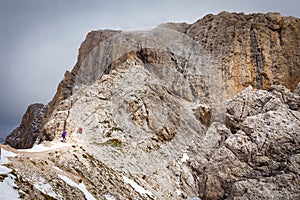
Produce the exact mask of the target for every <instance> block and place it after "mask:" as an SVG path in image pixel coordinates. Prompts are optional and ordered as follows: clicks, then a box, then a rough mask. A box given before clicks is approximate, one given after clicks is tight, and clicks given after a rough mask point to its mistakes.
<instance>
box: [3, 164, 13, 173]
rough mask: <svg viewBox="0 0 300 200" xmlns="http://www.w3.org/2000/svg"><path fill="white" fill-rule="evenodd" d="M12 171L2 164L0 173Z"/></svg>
mask: <svg viewBox="0 0 300 200" xmlns="http://www.w3.org/2000/svg"><path fill="white" fill-rule="evenodd" d="M11 171H12V170H11V169H9V168H7V167H5V166H1V165H0V174H8V173H9V172H11Z"/></svg>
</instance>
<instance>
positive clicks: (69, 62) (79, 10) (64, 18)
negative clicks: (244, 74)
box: [0, 0, 300, 138]
mask: <svg viewBox="0 0 300 200" xmlns="http://www.w3.org/2000/svg"><path fill="white" fill-rule="evenodd" d="M299 7H300V6H299V3H298V2H297V1H292V0H290V1H289V2H288V3H286V2H283V1H264V2H261V1H251V2H240V1H235V0H231V1H228V2H227V3H226V5H224V4H220V3H219V1H216V0H214V1H209V3H208V2H206V1H188V2H184V1H151V2H149V1H142V2H141V1H130V2H127V1H111V2H109V3H107V2H106V1H95V0H94V1H89V3H87V2H85V1H80V0H76V1H73V3H72V5H70V3H69V2H68V1H44V2H40V1H36V0H30V1H26V3H23V2H22V1H19V0H12V1H8V0H7V1H1V2H0V16H1V19H0V27H1V29H0V35H1V38H0V59H1V60H2V67H1V73H0V80H1V84H0V85H1V86H0V92H1V94H2V95H1V99H0V102H1V104H0V113H1V115H0V137H3V138H4V137H6V135H7V134H8V133H9V132H10V131H12V129H14V128H15V127H16V126H17V125H18V124H19V123H20V121H21V119H22V115H23V113H24V112H25V110H26V109H27V106H28V105H29V104H32V103H36V102H41V103H44V104H47V103H48V102H49V101H50V100H51V99H52V97H53V95H54V93H55V91H56V87H57V85H58V83H59V81H60V80H61V79H62V78H63V74H64V72H65V71H66V70H71V69H72V67H73V66H74V64H75V62H76V58H77V53H78V48H79V46H80V43H81V42H82V41H83V40H84V38H85V36H86V34H87V33H88V32H89V31H91V30H97V29H117V30H119V29H121V30H131V29H139V28H142V27H154V26H157V25H158V24H161V23H164V22H167V21H173V22H182V21H184V22H187V23H193V22H195V21H196V20H198V19H200V18H202V17H203V16H205V15H206V14H209V13H212V14H217V13H219V12H221V11H229V12H245V13H254V12H280V13H281V14H282V15H284V16H289V15H292V16H296V17H299V16H300V11H299V10H300V9H299Z"/></svg>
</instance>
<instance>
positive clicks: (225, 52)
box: [187, 12, 300, 97]
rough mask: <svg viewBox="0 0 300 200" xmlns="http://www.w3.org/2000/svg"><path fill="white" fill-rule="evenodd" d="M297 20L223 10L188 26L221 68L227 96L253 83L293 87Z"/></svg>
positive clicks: (296, 64)
mask: <svg viewBox="0 0 300 200" xmlns="http://www.w3.org/2000/svg"><path fill="white" fill-rule="evenodd" d="M299 30H300V21H299V19H297V18H294V17H282V16H281V15H280V14H279V13H267V14H251V15H244V14H242V13H238V14H237V13H227V12H222V13H220V14H218V15H207V16H205V17H204V18H203V19H200V20H198V21H197V22H195V23H194V24H192V25H191V27H190V28H189V29H188V31H187V34H188V35H189V36H190V37H192V38H193V39H194V40H196V41H198V42H199V43H200V44H201V45H202V46H203V47H204V48H205V49H206V51H208V52H209V53H211V55H212V57H213V59H214V61H215V62H216V63H217V65H219V66H220V67H221V68H222V70H223V76H224V79H225V80H226V81H225V82H224V83H225V84H226V89H227V92H228V96H229V97H233V96H234V95H235V94H237V92H241V90H243V89H244V88H245V87H247V86H249V85H252V86H253V87H255V88H258V89H268V88H269V87H270V85H273V84H281V85H284V86H286V87H287V88H289V89H291V90H293V89H295V88H296V86H297V84H298V82H299V79H300V71H299V70H300V67H299V61H298V58H299V55H300V52H299V51H300V48H299V37H300V32H299Z"/></svg>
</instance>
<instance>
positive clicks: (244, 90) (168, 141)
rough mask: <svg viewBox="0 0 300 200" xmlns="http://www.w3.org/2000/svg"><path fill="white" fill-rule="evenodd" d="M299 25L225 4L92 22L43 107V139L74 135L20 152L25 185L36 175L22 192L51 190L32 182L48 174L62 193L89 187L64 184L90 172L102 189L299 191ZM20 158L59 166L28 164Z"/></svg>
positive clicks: (100, 194)
mask: <svg viewBox="0 0 300 200" xmlns="http://www.w3.org/2000/svg"><path fill="white" fill-rule="evenodd" d="M299 28H300V22H299V19H297V18H294V17H282V16H281V15H280V14H278V13H267V14H251V15H245V14H242V13H227V12H222V13H220V14H218V15H207V16H205V17H204V18H203V19H200V20H198V21H196V22H195V23H193V24H186V23H178V24H177V23H166V24H161V25H159V26H158V27H157V28H154V29H153V30H148V31H144V30H143V31H131V32H122V31H112V30H98V31H92V32H90V33H89V34H88V35H87V37H86V39H85V41H84V42H83V43H82V44H81V47H80V49H79V55H78V61H77V63H76V65H75V66H74V68H73V70H72V71H71V72H66V73H65V77H64V80H62V81H61V82H60V84H59V86H58V89H57V93H56V94H55V96H54V98H53V99H52V101H51V102H50V103H49V104H48V106H47V109H46V110H45V111H43V112H40V114H41V115H38V119H41V120H39V122H40V123H39V135H38V137H39V139H40V140H41V141H46V144H47V143H49V142H50V143H52V144H53V143H54V144H57V142H58V143H59V140H60V137H61V133H62V132H63V131H67V133H69V134H70V135H74V138H76V137H78V138H76V140H77V142H76V141H75V140H74V141H69V144H70V146H68V147H66V148H62V149H56V150H52V151H50V152H47V153H38V154H35V155H32V157H33V158H32V160H31V161H24V160H25V159H24V156H25V155H23V154H19V155H18V156H17V157H16V158H14V159H12V161H11V164H10V165H11V168H13V169H15V170H16V171H17V179H16V182H17V184H18V186H19V188H20V189H22V190H23V191H24V190H25V189H26V188H28V185H33V186H34V187H33V188H34V189H30V190H28V193H27V194H23V196H24V197H26V198H29V197H32V196H33V195H37V196H39V197H41V196H43V194H47V192H45V191H44V190H41V189H39V188H38V187H37V186H36V184H38V183H41V182H43V184H44V183H45V182H49V184H50V185H51V188H52V190H53V191H55V194H56V195H54V194H53V193H52V194H53V195H52V197H54V198H57V199H59V197H66V198H75V196H76V195H79V196H80V197H84V195H85V193H84V192H83V191H82V190H78V191H77V190H76V192H75V193H73V194H70V193H66V192H65V191H62V190H61V189H60V188H59V187H57V184H59V185H61V184H63V185H66V184H67V185H68V187H71V186H72V185H73V188H74V187H75V186H76V184H79V183H81V182H82V183H83V184H84V186H85V188H86V189H87V190H88V191H89V193H90V194H91V195H92V196H93V198H95V199H128V198H133V199H188V198H192V197H198V198H201V199H233V198H245V199H261V198H267V199H283V198H289V199H297V198H298V197H299V195H300V188H299V184H297V183H298V182H299V171H298V167H297V166H298V163H299V148H298V146H299V142H300V141H299V138H300V137H299V133H300V120H299V119H300V113H299V109H300V97H299V82H300V66H299V65H300V62H299V55H300V52H299V51H300V49H299V41H300V40H299V38H300V32H299V30H300V29H299ZM28 112H29V111H28ZM27 115H30V114H26V116H27ZM31 124H32V123H31V122H30V121H28V123H24V127H27V126H31ZM22 127H23V126H22ZM78 127H82V128H83V130H84V131H83V133H82V134H79V135H77V133H76V131H77V129H78ZM22 130H26V131H24V132H23V133H22V134H20V135H22V137H19V138H18V139H20V140H21V141H25V140H24V137H26V135H30V134H31V132H30V131H29V132H28V131H27V130H28V129H27V128H24V129H22ZM75 136H76V137H75ZM15 138H16V137H15ZM16 139H17V138H16ZM35 141H36V138H33V139H32V140H31V141H30V142H32V143H29V142H25V143H26V145H27V146H26V147H25V144H24V142H23V143H21V144H22V145H19V146H16V147H17V148H28V147H30V146H31V145H33V143H34V142H35ZM11 142H12V144H13V141H11ZM24 162H27V163H28V165H32V167H34V169H36V171H38V169H44V170H49V172H51V173H50V175H46V174H44V173H34V174H35V175H28V173H27V172H26V171H25V170H24V169H23V168H22V167H21V165H22V163H24ZM30 163H33V164H30ZM34 163H36V164H34ZM42 163H43V164H42ZM55 167H56V168H59V169H60V170H63V171H65V172H66V174H62V173H60V172H58V171H59V170H58V171H57V169H56V168H55ZM62 175H64V176H67V177H69V178H70V179H72V181H73V182H75V183H76V184H73V183H70V182H68V181H67V182H66V181H65V182H64V180H66V178H62ZM19 177H27V178H26V181H25V182H26V184H25V182H24V180H23V179H20V178H19ZM34 177H43V180H44V181H40V182H38V181H37V179H36V178H34ZM37 182H38V183H37ZM74 185H75V186H74ZM76 188H77V187H76ZM99 188H100V189H99ZM47 195H49V194H47ZM74 195H75V196H74ZM50 196H51V195H50ZM41 198H42V197H41Z"/></svg>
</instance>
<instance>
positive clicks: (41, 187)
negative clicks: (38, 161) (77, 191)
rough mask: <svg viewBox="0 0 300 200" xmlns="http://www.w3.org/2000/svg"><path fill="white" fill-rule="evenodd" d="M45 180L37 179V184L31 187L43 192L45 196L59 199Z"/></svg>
mask: <svg viewBox="0 0 300 200" xmlns="http://www.w3.org/2000/svg"><path fill="white" fill-rule="evenodd" d="M45 182H46V181H45V179H44V178H42V177H40V178H39V179H38V182H36V183H34V184H33V186H34V187H35V188H36V189H38V190H39V191H41V192H43V193H44V194H47V195H49V196H51V197H53V198H61V196H60V195H57V194H56V193H55V191H54V189H53V188H52V186H51V185H50V184H49V183H45Z"/></svg>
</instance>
